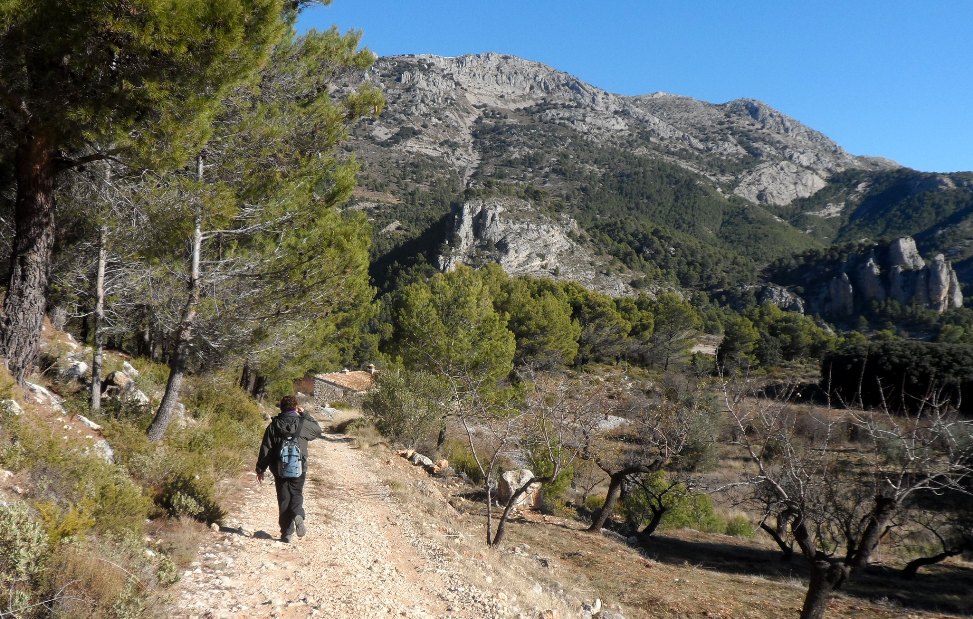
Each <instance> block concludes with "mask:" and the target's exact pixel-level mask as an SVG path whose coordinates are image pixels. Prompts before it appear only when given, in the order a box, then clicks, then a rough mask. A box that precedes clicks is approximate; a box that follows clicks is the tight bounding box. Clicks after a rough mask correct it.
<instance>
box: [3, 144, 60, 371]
mask: <svg viewBox="0 0 973 619" xmlns="http://www.w3.org/2000/svg"><path fill="white" fill-rule="evenodd" d="M14 167H15V175H16V179H17V197H16V201H15V204H14V221H15V231H14V241H13V249H12V251H11V255H10V280H9V285H8V286H7V294H6V296H5V297H4V299H3V315H2V322H0V355H2V356H3V357H4V358H5V359H6V363H7V368H8V369H9V370H10V373H11V374H12V375H13V377H14V378H15V379H16V380H17V382H18V383H20V384H23V383H24V382H25V381H26V378H27V375H28V374H29V373H30V370H31V368H32V367H33V365H34V361H35V360H36V359H37V342H38V341H39V339H40V333H41V326H42V324H43V320H44V310H45V304H46V294H47V278H48V274H49V271H50V264H51V251H52V248H53V246H54V181H55V176H56V172H57V170H56V165H55V161H54V150H53V149H52V148H50V146H49V145H48V142H47V140H46V139H44V138H42V137H37V136H33V137H31V138H29V139H28V141H26V142H24V143H22V144H20V145H19V146H18V147H17V150H16V153H15V155H14Z"/></svg>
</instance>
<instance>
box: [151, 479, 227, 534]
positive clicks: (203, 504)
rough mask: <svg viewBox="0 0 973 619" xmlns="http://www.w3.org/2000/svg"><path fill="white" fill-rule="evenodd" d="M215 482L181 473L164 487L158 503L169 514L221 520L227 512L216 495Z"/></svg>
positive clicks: (215, 520)
mask: <svg viewBox="0 0 973 619" xmlns="http://www.w3.org/2000/svg"><path fill="white" fill-rule="evenodd" d="M214 489H215V487H214V484H212V483H208V482H206V481H204V480H203V479H201V478H199V477H196V476H187V475H185V474H179V475H177V476H175V477H174V478H172V479H171V480H169V481H168V482H167V483H166V484H165V486H163V488H162V492H161V493H160V495H159V498H158V503H159V505H160V506H162V508H163V509H165V510H166V511H167V512H168V513H169V515H171V516H175V517H186V518H192V519H194V520H199V521H201V522H206V523H213V522H221V521H222V520H223V517H224V516H225V515H226V513H225V512H224V511H223V509H222V508H221V507H220V505H219V503H218V502H217V501H216V498H215V497H214Z"/></svg>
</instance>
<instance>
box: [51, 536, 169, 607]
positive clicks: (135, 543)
mask: <svg viewBox="0 0 973 619" xmlns="http://www.w3.org/2000/svg"><path fill="white" fill-rule="evenodd" d="M52 568H53V569H51V570H50V575H49V579H50V583H49V585H48V591H49V592H50V593H49V594H48V597H50V598H52V599H53V603H52V611H53V613H52V614H53V616H57V617H79V618H80V617H112V618H113V619H126V618H133V619H134V618H136V617H139V618H149V617H162V616H166V615H167V614H168V612H167V610H166V608H165V605H164V603H163V602H162V600H160V599H158V596H157V595H156V594H155V593H154V592H153V587H155V586H156V585H160V584H163V582H162V580H161V579H160V578H159V577H158V572H159V564H158V562H157V560H155V559H153V558H151V557H149V556H147V555H146V552H145V547H144V546H143V545H142V543H141V541H140V540H139V539H136V538H134V537H131V536H128V537H125V538H122V539H120V540H117V541H111V540H107V539H103V538H101V539H98V538H90V539H88V540H84V541H82V540H78V541H73V542H70V543H64V544H61V545H60V546H59V548H58V550H57V552H56V553H55V556H54V557H53V558H52ZM58 592H60V595H58V596H55V595H54V593H58Z"/></svg>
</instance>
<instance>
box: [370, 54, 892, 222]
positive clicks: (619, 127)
mask: <svg viewBox="0 0 973 619" xmlns="http://www.w3.org/2000/svg"><path fill="white" fill-rule="evenodd" d="M370 79H372V80H374V81H375V82H377V83H380V84H381V85H382V86H383V89H384V92H385V93H386V97H387V99H388V112H387V113H386V114H384V115H383V116H382V118H380V119H379V120H378V122H376V123H375V124H374V125H373V127H372V132H371V135H372V137H373V138H375V139H376V141H377V142H379V143H381V142H385V141H387V140H389V139H391V138H393V137H395V136H400V137H404V138H406V139H404V140H403V141H402V142H398V143H397V144H396V145H397V146H398V147H399V148H400V149H401V150H403V151H406V152H414V153H421V154H425V155H432V156H437V157H440V158H442V160H443V161H445V162H448V163H449V164H451V165H452V166H454V167H455V168H456V169H457V170H459V171H461V172H462V173H463V175H464V177H465V178H467V179H469V178H472V177H473V176H474V175H475V174H476V172H477V170H478V169H479V167H480V164H481V162H482V160H483V154H482V153H480V152H478V151H479V149H478V148H477V144H476V137H477V136H476V135H475V133H476V129H477V124H478V121H480V120H481V119H483V118H490V117H495V116H496V114H497V112H501V113H506V114H508V115H509V114H516V113H518V112H520V113H521V115H522V116H526V117H528V118H523V117H521V118H517V119H514V121H515V122H522V121H525V120H528V119H529V120H531V121H533V122H534V123H536V124H537V125H538V127H537V130H540V129H541V128H542V127H543V126H545V125H547V126H560V127H565V128H569V129H573V130H574V131H575V132H576V134H577V135H576V137H577V138H581V139H585V140H589V141H591V142H594V143H597V144H607V145H614V146H624V147H628V146H634V147H635V148H634V151H633V152H635V153H636V154H640V155H647V156H657V157H661V158H664V159H666V160H669V161H672V162H674V163H677V164H678V165H679V166H681V167H683V168H686V169H688V170H690V171H692V172H696V173H699V174H701V175H703V176H704V177H706V178H708V179H710V180H712V181H714V182H715V183H717V184H718V185H719V186H721V187H725V188H727V190H729V191H731V192H732V193H734V194H736V195H739V196H740V197H743V198H745V199H747V200H749V201H751V202H756V203H762V204H771V205H778V206H781V205H787V204H790V203H791V202H792V201H793V200H795V199H797V198H804V197H808V196H811V195H813V194H814V193H815V192H816V191H818V190H819V189H821V188H822V187H824V186H825V185H826V184H827V178H828V177H829V176H831V175H832V174H834V173H835V172H840V171H843V170H847V169H864V170H880V169H889V168H893V167H896V166H895V164H894V163H892V162H888V161H883V160H878V159H872V158H863V157H854V156H852V155H850V154H848V153H847V152H845V151H844V150H843V149H842V148H841V147H840V146H838V145H837V144H836V143H834V142H833V141H832V140H830V139H828V138H827V137H825V136H824V135H823V134H821V133H819V132H817V131H814V130H813V129H810V128H808V127H806V126H804V125H802V124H801V123H799V122H797V121H796V120H794V119H792V118H789V117H787V116H785V115H784V114H781V113H780V112H778V111H776V110H774V109H772V108H770V107H768V106H767V105H764V104H763V103H760V102H759V101H755V100H751V99H740V100H736V101H730V102H728V103H724V104H719V105H716V104H710V103H705V102H702V101H697V100H695V99H691V98H689V97H682V96H678V95H671V94H666V93H655V94H650V95H645V96H639V97H624V96H620V95H615V94H611V93H608V92H606V91H603V90H600V89H598V88H595V87H593V86H590V85H588V84H585V83H584V82H581V81H580V80H578V79H577V78H574V77H572V76H570V75H568V74H567V73H563V72H560V71H556V70H554V69H551V68H550V67H547V66H544V65H541V64H539V63H535V62H530V61H527V60H523V59H520V58H515V57H512V56H507V55H501V54H481V55H471V56H461V57H456V58H442V57H437V56H399V57H392V58H382V59H380V60H379V61H378V63H377V64H376V65H375V67H374V69H373V70H372V73H371V75H370ZM508 119H509V116H508ZM407 127H411V129H405V128H407ZM403 129H405V133H406V134H407V135H406V136H402V131H403ZM525 150H526V149H525Z"/></svg>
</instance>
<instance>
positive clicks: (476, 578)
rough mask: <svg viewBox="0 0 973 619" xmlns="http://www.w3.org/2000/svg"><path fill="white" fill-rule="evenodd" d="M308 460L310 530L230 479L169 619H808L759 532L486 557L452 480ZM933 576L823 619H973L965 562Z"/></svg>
mask: <svg viewBox="0 0 973 619" xmlns="http://www.w3.org/2000/svg"><path fill="white" fill-rule="evenodd" d="M310 452H311V453H310V457H311V460H310V465H309V475H308V482H307V485H306V487H305V507H306V510H307V513H308V519H307V529H308V531H307V536H306V537H304V538H295V543H292V544H285V543H282V542H280V541H279V540H278V535H279V532H278V531H277V511H276V502H275V498H274V489H273V485H272V484H271V483H265V484H264V485H262V486H260V485H257V484H256V480H255V477H254V475H253V474H252V473H249V474H246V475H241V476H240V477H238V478H236V479H233V480H230V481H229V482H228V483H227V486H226V488H225V489H224V491H225V492H226V493H227V495H228V496H230V497H231V498H230V500H229V501H228V502H227V505H228V507H229V515H228V517H227V519H226V526H224V527H222V528H221V529H220V531H219V532H210V533H208V535H207V539H206V541H205V543H204V544H203V547H202V548H201V551H200V558H199V560H198V561H197V562H196V563H195V564H193V565H192V566H191V567H190V569H189V570H187V571H186V573H184V574H183V577H182V579H181V581H180V582H179V583H178V584H177V585H176V591H175V592H174V593H175V606H176V609H177V610H176V612H175V614H174V615H173V616H175V617H183V618H188V617H208V618H214V619H215V618H232V617H248V618H258V617H275V618H282V619H283V618H297V617H313V616H321V617H336V618H341V617H348V618H351V617H355V618H359V617H362V618H367V617H408V618H431V617H435V618H446V619H448V618H470V619H473V618H476V619H485V618H493V617H496V618H500V617H504V618H506V617H520V618H530V619H534V618H536V617H545V618H550V617H557V618H569V617H572V618H573V617H580V616H584V615H583V610H582V609H583V606H582V605H583V604H584V603H590V602H592V601H594V600H595V599H596V598H598V599H600V600H602V601H603V603H604V607H605V608H609V609H612V610H613V611H614V612H618V613H620V614H621V616H623V617H625V618H626V619H640V618H656V617H677V618H696V617H721V618H726V619H730V618H734V619H735V618H738V617H741V618H742V617H746V618H753V619H777V618H780V617H796V616H797V615H798V614H799V609H800V605H801V601H802V599H803V594H804V590H805V587H806V580H805V578H806V574H805V573H804V570H803V567H802V566H801V564H800V560H799V559H798V560H796V562H795V563H794V564H793V565H791V564H787V565H782V564H781V562H780V559H779V557H780V555H779V553H776V552H774V551H773V548H772V547H771V546H770V544H769V543H768V544H763V541H766V540H762V539H761V538H759V537H758V538H755V539H753V540H740V539H737V538H731V537H727V536H715V535H709V534H702V533H697V532H693V531H679V532H665V533H663V534H659V535H658V536H657V540H656V542H655V544H654V545H653V548H652V549H650V550H648V551H643V552H641V553H640V552H639V551H638V550H637V549H634V548H632V547H630V546H628V545H627V544H625V542H624V540H622V539H621V538H619V537H618V536H616V535H614V534H612V533H610V532H606V533H605V534H604V535H601V536H595V535H591V534H589V533H585V532H584V531H583V525H582V524H581V523H579V522H577V521H574V520H572V519H567V518H555V517H548V516H541V515H539V514H535V513H528V514H525V515H521V516H518V517H516V518H515V519H514V520H513V521H512V522H511V523H510V528H509V531H508V536H507V541H506V542H505V544H504V545H503V546H502V547H501V548H499V549H489V548H487V547H486V545H485V544H484V543H483V536H484V529H483V527H484V515H485V508H484V506H483V504H482V503H480V502H477V501H475V500H467V499H464V498H462V496H463V494H464V493H463V492H460V490H461V487H460V486H458V485H456V482H455V481H454V482H453V485H452V486H451V485H450V483H449V482H448V481H445V482H444V481H443V480H439V479H432V478H430V477H429V476H428V475H427V474H426V473H425V472H424V471H423V470H422V469H421V468H419V467H413V466H411V465H410V464H408V462H407V461H406V460H404V459H402V458H399V457H396V456H394V455H392V454H391V452H390V451H389V450H388V449H387V448H384V447H378V448H375V447H372V448H369V447H368V446H367V445H366V446H364V448H363V446H362V442H361V441H359V440H355V439H351V438H348V437H345V436H343V435H339V434H328V435H327V436H326V440H324V441H315V442H313V443H311V450H310ZM466 493H467V494H469V491H468V489H467V490H466ZM924 571H925V572H926V573H925V574H923V573H920V578H919V579H918V580H917V581H914V582H912V583H909V584H908V585H906V584H905V583H904V582H903V581H899V580H898V579H897V578H896V576H895V575H894V573H892V571H891V570H886V569H884V568H882V567H881V566H876V567H874V568H870V569H869V571H868V572H867V573H866V574H863V575H862V578H861V579H860V580H859V581H858V582H856V583H853V585H852V586H851V587H850V588H849V591H847V592H845V593H844V594H841V595H838V596H836V597H835V598H834V599H833V600H832V602H831V604H830V605H829V613H828V617H829V618H830V619H833V618H836V617H849V618H850V617H854V618H864V619H893V618H900V617H909V618H917V619H920V618H921V619H938V618H943V617H958V616H973V614H968V615H962V614H956V613H957V609H959V612H960V613H962V612H963V611H962V609H964V608H969V609H970V610H969V611H966V612H970V613H973V569H971V568H970V566H969V564H966V563H962V562H954V563H952V564H948V565H945V566H933V567H932V568H928V570H924ZM941 609H949V611H950V612H952V613H953V614H943V613H941V612H939V611H940V610H941ZM616 616H617V615H616Z"/></svg>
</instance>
